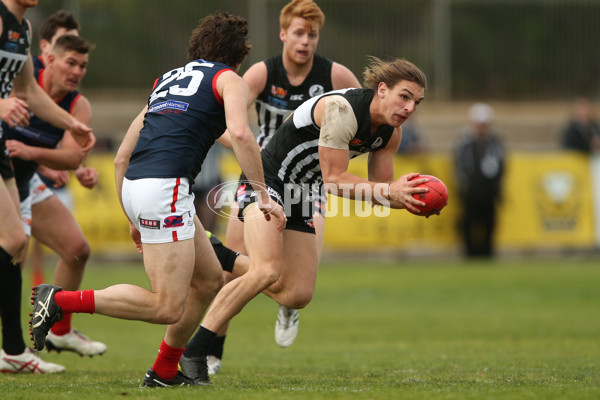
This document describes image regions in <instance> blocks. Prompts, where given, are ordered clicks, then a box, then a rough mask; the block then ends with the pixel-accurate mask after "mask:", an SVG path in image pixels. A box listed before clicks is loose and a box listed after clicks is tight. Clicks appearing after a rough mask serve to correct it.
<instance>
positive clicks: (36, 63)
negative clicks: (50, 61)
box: [31, 54, 46, 71]
mask: <svg viewBox="0 0 600 400" xmlns="http://www.w3.org/2000/svg"><path fill="white" fill-rule="evenodd" d="M31 59H32V61H33V68H34V69H35V70H36V71H39V70H40V69H44V68H46V66H45V65H44V61H42V55H41V54H40V55H38V56H37V57H32V58H31Z"/></svg>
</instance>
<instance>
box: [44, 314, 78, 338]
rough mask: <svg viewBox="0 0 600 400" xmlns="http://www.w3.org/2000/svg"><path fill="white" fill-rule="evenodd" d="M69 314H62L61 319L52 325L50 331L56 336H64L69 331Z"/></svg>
mask: <svg viewBox="0 0 600 400" xmlns="http://www.w3.org/2000/svg"><path fill="white" fill-rule="evenodd" d="M72 315H73V314H71V313H63V318H62V319H61V320H60V321H58V322H57V323H55V324H54V325H52V328H51V329H50V331H52V333H54V334H55V335H57V336H62V335H66V334H67V333H69V332H70V331H71V316H72Z"/></svg>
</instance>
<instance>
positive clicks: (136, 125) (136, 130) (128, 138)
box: [115, 106, 148, 254]
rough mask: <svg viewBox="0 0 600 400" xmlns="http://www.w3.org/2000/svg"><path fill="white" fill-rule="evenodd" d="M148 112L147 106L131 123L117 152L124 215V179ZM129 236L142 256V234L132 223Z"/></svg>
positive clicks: (116, 179) (117, 178)
mask: <svg viewBox="0 0 600 400" xmlns="http://www.w3.org/2000/svg"><path fill="white" fill-rule="evenodd" d="M146 112H148V106H145V107H144V108H143V109H142V111H141V112H140V113H139V114H138V116H137V117H135V119H134V120H133V121H132V122H131V125H129V129H127V133H126V134H125V137H124V138H123V142H121V146H119V150H117V155H116V157H115V183H116V185H117V197H118V198H119V204H121V208H122V209H123V212H124V213H125V208H124V207H123V199H122V197H121V193H122V189H123V179H124V178H125V171H126V170H127V167H128V166H129V159H130V158H131V154H132V153H133V150H134V149H135V145H136V144H137V141H138V138H139V137H140V131H141V130H142V127H143V126H144V116H145V115H146ZM125 215H127V213H125ZM128 220H129V218H128ZM129 234H130V235H131V238H132V239H133V242H134V243H135V247H136V249H137V251H138V253H140V254H141V253H142V239H141V236H140V232H139V231H138V230H137V229H136V227H135V226H134V225H133V223H132V222H131V221H129Z"/></svg>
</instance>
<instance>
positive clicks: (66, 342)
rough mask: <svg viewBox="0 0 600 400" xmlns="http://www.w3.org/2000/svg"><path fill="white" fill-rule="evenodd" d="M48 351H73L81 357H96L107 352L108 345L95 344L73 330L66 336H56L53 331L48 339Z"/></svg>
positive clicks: (49, 333)
mask: <svg viewBox="0 0 600 400" xmlns="http://www.w3.org/2000/svg"><path fill="white" fill-rule="evenodd" d="M46 346H47V347H48V351H51V350H56V351H57V352H59V353H60V352H61V351H72V352H74V353H77V354H79V355H80V356H90V357H92V356H95V355H98V354H102V353H104V352H105V351H106V345H105V344H104V343H101V342H93V341H91V340H90V339H89V338H88V337H87V336H85V335H84V334H83V333H81V332H79V331H77V330H75V329H71V330H70V331H69V333H67V334H66V335H60V336H58V335H55V334H54V333H52V331H50V332H48V336H47V337H46Z"/></svg>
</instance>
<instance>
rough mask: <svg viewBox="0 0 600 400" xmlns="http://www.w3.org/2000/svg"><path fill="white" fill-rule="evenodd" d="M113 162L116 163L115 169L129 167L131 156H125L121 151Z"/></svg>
mask: <svg viewBox="0 0 600 400" xmlns="http://www.w3.org/2000/svg"><path fill="white" fill-rule="evenodd" d="M113 163H114V164H115V170H117V171H118V170H121V169H124V168H127V166H128V165H129V158H128V157H124V156H123V155H122V154H120V153H117V156H116V157H115V160H114V161H113Z"/></svg>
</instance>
